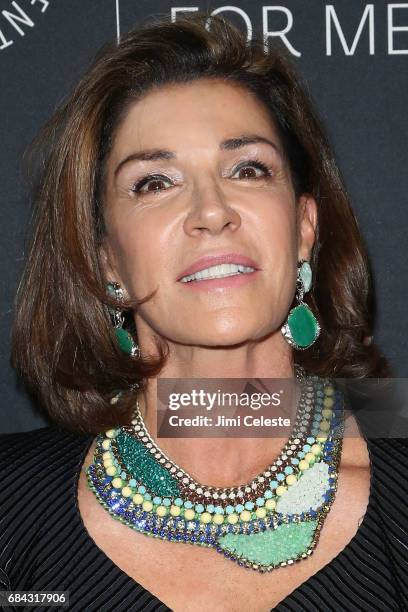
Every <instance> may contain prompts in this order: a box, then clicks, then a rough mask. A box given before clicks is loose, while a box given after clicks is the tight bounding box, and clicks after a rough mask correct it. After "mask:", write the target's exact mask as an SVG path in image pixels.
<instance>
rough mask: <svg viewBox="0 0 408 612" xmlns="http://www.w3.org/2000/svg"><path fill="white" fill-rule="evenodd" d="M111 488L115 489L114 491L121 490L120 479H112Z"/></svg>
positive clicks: (121, 482) (121, 483)
mask: <svg viewBox="0 0 408 612" xmlns="http://www.w3.org/2000/svg"><path fill="white" fill-rule="evenodd" d="M112 487H115V489H121V488H122V487H123V480H122V479H121V478H114V479H113V480H112Z"/></svg>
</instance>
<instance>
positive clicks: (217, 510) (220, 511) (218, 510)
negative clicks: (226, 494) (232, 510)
mask: <svg viewBox="0 0 408 612" xmlns="http://www.w3.org/2000/svg"><path fill="white" fill-rule="evenodd" d="M214 513H215V514H224V508H223V507H222V506H215V508H214Z"/></svg>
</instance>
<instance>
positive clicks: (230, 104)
mask: <svg viewBox="0 0 408 612" xmlns="http://www.w3.org/2000/svg"><path fill="white" fill-rule="evenodd" d="M242 132H256V133H262V134H263V135H264V136H265V137H269V138H273V139H274V140H275V142H276V143H277V144H279V139H278V134H277V130H276V128H275V125H274V122H273V119H272V117H271V114H270V112H269V111H268V109H267V108H266V107H265V106H264V105H263V104H262V102H260V101H259V100H258V98H256V96H255V94H254V93H252V92H251V91H249V90H247V89H246V88H245V87H243V86H241V85H239V84H236V83H232V82H227V81H225V80H221V79H204V78H203V79H199V80H197V81H192V82H189V83H180V84H179V83H177V84H169V85H165V86H160V87H158V88H155V89H153V90H151V91H149V92H148V93H147V94H145V95H144V96H143V97H142V98H141V99H140V100H138V101H136V102H134V103H132V104H131V105H130V106H129V108H128V109H127V112H126V113H125V115H124V118H123V119H122V121H121V123H120V125H119V126H118V128H117V131H116V134H115V138H114V146H113V150H112V153H113V154H116V155H119V156H120V155H125V154H127V153H128V152H129V151H128V150H129V148H134V147H135V146H139V147H141V148H145V147H146V146H151V147H154V146H166V144H167V145H169V146H170V144H171V145H172V147H173V148H174V146H175V145H179V146H182V145H183V143H184V144H186V145H187V146H189V147H191V146H198V143H200V145H201V146H205V145H206V144H208V145H209V146H210V145H211V144H214V143H215V142H217V143H218V142H219V141H220V140H222V139H224V138H227V137H232V136H234V135H236V134H238V133H239V134H240V133H242ZM198 139H199V140H198ZM116 155H115V156H116Z"/></svg>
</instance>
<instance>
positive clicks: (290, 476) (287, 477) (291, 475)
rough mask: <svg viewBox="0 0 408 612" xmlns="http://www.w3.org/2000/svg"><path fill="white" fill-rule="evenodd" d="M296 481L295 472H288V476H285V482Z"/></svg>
mask: <svg viewBox="0 0 408 612" xmlns="http://www.w3.org/2000/svg"><path fill="white" fill-rule="evenodd" d="M296 481H297V478H296V476H295V474H289V475H288V476H286V484H288V485H294V484H295V482H296Z"/></svg>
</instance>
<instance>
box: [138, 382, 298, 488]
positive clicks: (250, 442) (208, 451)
mask: <svg viewBox="0 0 408 612" xmlns="http://www.w3.org/2000/svg"><path fill="white" fill-rule="evenodd" d="M269 378H275V377H272V376H271V375H270V376H269ZM287 378H290V377H287ZM293 380H294V379H293V378H292V380H291V381H283V382H285V383H286V384H285V403H284V410H283V411H282V414H283V415H284V416H285V417H287V416H289V417H290V423H291V426H292V427H293V423H294V420H295V416H296V409H297V404H298V401H299V397H300V387H299V385H298V384H292V383H293ZM258 382H259V381H258ZM288 383H290V384H288ZM275 386H276V385H275ZM278 386H283V385H282V384H280V385H278ZM139 407H140V412H141V414H142V415H143V419H144V422H145V425H146V428H147V430H148V431H149V433H150V435H151V436H152V438H153V439H154V440H155V442H156V444H157V445H158V446H159V447H160V448H161V449H162V451H163V452H164V453H165V454H166V455H167V456H168V457H169V458H171V460H172V461H174V462H175V463H176V464H178V465H180V467H182V468H183V469H184V470H185V471H187V472H188V473H189V474H191V476H193V478H195V479H196V480H197V481H198V482H201V483H203V484H207V485H210V486H214V487H228V486H238V485H240V484H242V483H244V482H248V481H250V480H252V478H254V477H255V476H256V475H257V474H259V473H260V472H261V471H262V470H263V469H264V468H265V466H266V465H268V464H270V463H271V462H272V461H273V460H274V459H275V458H276V457H277V455H278V454H279V453H280V451H281V450H282V448H283V446H284V445H285V443H286V442H287V440H288V438H289V436H290V431H289V430H288V428H286V430H285V432H286V434H285V435H282V434H281V433H280V432H279V428H278V429H275V430H271V432H272V433H271V436H270V437H262V438H260V437H219V436H218V435H217V437H211V438H208V437H207V438H197V437H195V438H180V437H172V438H162V437H160V438H158V436H157V380H156V379H150V380H149V381H148V385H147V388H146V390H145V391H144V392H143V393H142V394H141V395H140V396H139ZM162 414H163V413H162ZM172 414H174V413H172ZM207 414H208V413H207ZM211 414H214V413H211ZM166 415H167V417H168V415H169V411H168V410H167V412H166ZM256 416H258V415H256ZM273 416H276V412H274V414H273ZM212 418H213V420H214V421H215V420H216V419H217V417H216V416H215V415H214V416H213V417H212ZM292 427H290V430H291V429H292ZM264 431H267V429H265V430H264ZM241 432H242V429H241ZM217 433H218V432H217ZM268 433H269V432H268ZM207 435H208V434H207ZM227 435H228V434H227ZM272 436H273V437H272Z"/></svg>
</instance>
